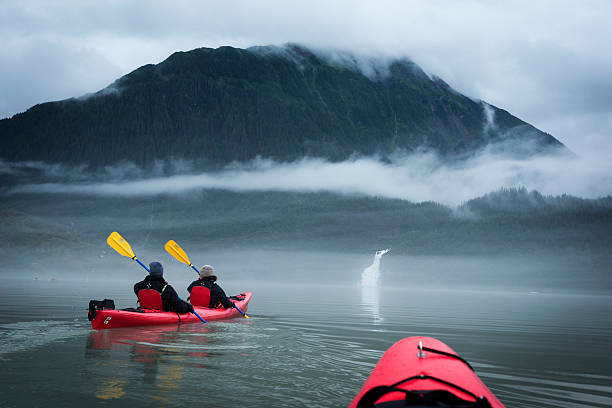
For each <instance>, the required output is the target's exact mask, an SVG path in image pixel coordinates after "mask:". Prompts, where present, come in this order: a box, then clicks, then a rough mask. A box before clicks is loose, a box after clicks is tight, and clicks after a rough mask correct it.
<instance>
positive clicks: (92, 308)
mask: <svg viewBox="0 0 612 408" xmlns="http://www.w3.org/2000/svg"><path fill="white" fill-rule="evenodd" d="M114 308H115V301H114V300H113V299H104V300H90V301H89V312H87V318H88V319H89V321H92V320H93V319H95V318H96V310H104V309H114Z"/></svg>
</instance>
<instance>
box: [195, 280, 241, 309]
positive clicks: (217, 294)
mask: <svg viewBox="0 0 612 408" xmlns="http://www.w3.org/2000/svg"><path fill="white" fill-rule="evenodd" d="M194 286H204V287H207V288H208V289H210V303H209V305H208V307H216V306H217V304H218V303H221V305H223V307H224V308H226V309H229V308H230V307H234V303H232V301H231V300H229V299H228V298H227V296H225V292H224V291H223V289H221V286H219V285H217V284H216V283H215V282H213V281H211V280H210V279H207V278H204V279H198V280H196V281H193V282H191V285H189V287H188V288H187V291H188V292H189V293H191V289H193V287H194Z"/></svg>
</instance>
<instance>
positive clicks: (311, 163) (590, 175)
mask: <svg viewBox="0 0 612 408" xmlns="http://www.w3.org/2000/svg"><path fill="white" fill-rule="evenodd" d="M610 153H612V152H609V151H599V152H593V153H591V154H590V155H589V156H577V155H573V154H568V153H556V154H546V155H538V156H534V157H531V158H527V159H524V158H523V159H518V158H514V157H511V156H508V155H506V154H504V153H500V150H499V149H498V148H496V147H495V146H491V147H490V148H489V149H486V150H484V151H482V152H480V153H479V154H478V155H476V156H474V157H472V158H470V159H468V160H463V161H460V162H453V163H452V164H449V163H448V162H445V161H442V160H441V159H440V158H439V157H438V156H437V155H435V154H434V153H418V154H410V155H403V156H400V157H396V158H395V159H394V160H392V161H381V160H379V159H377V158H372V157H361V158H354V159H351V160H346V161H343V162H338V163H333V162H329V161H326V160H322V159H316V158H305V159H302V160H299V161H296V162H292V163H278V162H274V161H271V160H265V159H258V160H254V161H251V162H249V163H246V164H234V165H232V166H228V167H226V168H225V169H223V170H221V171H217V172H206V173H196V174H194V173H191V174H186V173H181V172H180V169H184V168H186V167H185V165H184V164H182V165H181V166H175V167H174V169H175V170H176V171H177V173H175V174H172V175H166V176H150V177H141V178H138V179H137V180H134V179H133V178H132V179H127V178H126V177H127V173H126V172H129V174H135V173H138V172H134V168H131V170H130V166H125V165H123V166H119V167H116V168H115V172H114V173H111V172H110V171H107V175H110V174H112V177H108V178H107V181H102V182H101V181H90V182H87V181H84V180H81V181H72V182H59V183H58V182H56V183H38V184H27V185H21V186H18V187H13V188H11V189H10V190H9V192H8V193H9V194H16V193H30V194H37V193H42V194H82V195H95V196H154V195H163V194H183V193H189V192H193V191H197V190H201V189H223V190H229V191H236V192H247V191H286V192H332V193H339V194H348V195H365V196H375V197H383V198H393V199H402V200H408V201H412V202H422V201H435V202H439V203H442V204H446V205H451V206H456V205H459V204H461V203H462V202H465V201H467V200H469V199H472V198H475V197H479V196H482V195H484V194H486V193H489V192H491V191H496V190H498V189H500V188H512V187H524V188H527V189H528V190H537V191H539V192H541V193H542V194H546V195H561V194H570V195H575V196H578V197H583V198H599V197H602V196H606V195H609V194H611V193H612V165H611V164H610V161H609V157H610ZM140 174H142V172H141V173H140ZM111 179H112V180H114V181H108V180H111Z"/></svg>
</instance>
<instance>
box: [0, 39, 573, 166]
mask: <svg viewBox="0 0 612 408" xmlns="http://www.w3.org/2000/svg"><path fill="white" fill-rule="evenodd" d="M491 142H505V143H506V145H507V144H508V143H507V142H513V144H515V145H520V146H522V147H523V148H524V149H525V152H526V153H530V152H532V151H533V150H534V149H535V150H540V149H544V148H548V147H562V146H563V145H562V144H561V143H560V142H559V141H557V140H556V139H555V138H554V137H552V136H551V135H549V134H546V133H544V132H541V131H540V130H538V129H536V128H535V127H533V126H531V125H529V124H527V123H525V122H523V121H522V120H520V119H518V118H516V117H515V116H512V115H511V114H510V113H508V112H506V111H505V110H502V109H499V108H496V107H494V106H491V105H488V104H486V103H484V102H482V101H474V100H472V99H470V98H468V97H466V96H464V95H461V94H460V93H458V92H456V91H454V90H453V89H452V88H450V87H449V86H448V85H447V84H446V83H445V82H444V81H443V80H441V79H439V78H436V77H433V78H431V77H429V76H428V75H427V74H425V72H423V70H422V69H420V68H419V67H418V66H417V65H416V64H414V63H413V62H411V61H410V60H407V59H401V60H391V61H381V60H373V59H359V58H357V57H355V56H353V55H350V54H343V53H325V52H315V51H311V50H308V49H306V48H304V47H301V46H298V45H286V46H283V47H253V48H249V49H237V48H232V47H220V48H217V49H210V48H199V49H195V50H192V51H189V52H177V53H174V54H172V55H171V56H170V57H169V58H168V59H166V60H165V61H163V62H161V63H160V64H157V65H145V66H142V67H140V68H138V69H136V70H135V71H133V72H131V73H129V74H127V75H125V76H124V77H121V78H120V79H118V80H117V81H115V82H114V83H113V84H112V85H110V86H109V87H107V88H105V89H103V90H101V91H99V92H97V93H95V94H90V95H86V96H83V97H80V98H72V99H67V100H63V101H58V102H49V103H43V104H40V105H36V106H34V107H32V108H30V109H28V110H27V111H26V112H24V113H20V114H17V115H15V116H13V117H12V118H7V119H3V120H0V152H1V153H0V158H2V159H5V160H8V161H26V160H28V161H31V160H36V161H47V162H67V163H87V164H91V165H94V166H103V165H107V164H112V163H116V162H119V161H126V160H127V161H132V162H134V163H136V164H139V165H146V164H148V163H152V162H153V161H154V160H156V159H168V158H182V159H188V160H192V161H195V162H198V163H200V164H203V165H212V166H214V165H219V164H226V163H229V162H232V161H246V160H249V159H252V158H254V157H256V156H262V157H269V158H274V159H277V160H281V161H288V160H294V159H297V158H300V157H303V156H305V155H308V156H317V157H325V158H328V159H330V160H342V159H345V158H347V157H349V156H350V155H352V154H364V155H371V154H379V155H381V156H383V157H384V156H386V155H389V154H392V153H393V152H395V151H397V150H400V151H415V150H418V149H421V148H426V149H434V150H436V151H438V152H439V153H440V154H442V155H451V156H452V155H462V154H466V153H467V154H469V153H470V152H473V151H475V150H478V149H481V148H483V147H484V146H486V145H488V144H489V143H491Z"/></svg>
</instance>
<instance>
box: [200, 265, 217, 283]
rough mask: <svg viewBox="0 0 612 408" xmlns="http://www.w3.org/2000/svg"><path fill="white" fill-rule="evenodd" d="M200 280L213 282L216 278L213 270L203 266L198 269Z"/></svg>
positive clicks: (210, 267)
mask: <svg viewBox="0 0 612 408" xmlns="http://www.w3.org/2000/svg"><path fill="white" fill-rule="evenodd" d="M200 278H201V279H203V278H210V280H212V281H213V282H214V281H216V280H217V276H216V275H215V269H214V268H213V267H212V266H210V265H204V266H203V267H202V268H201V269H200Z"/></svg>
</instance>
